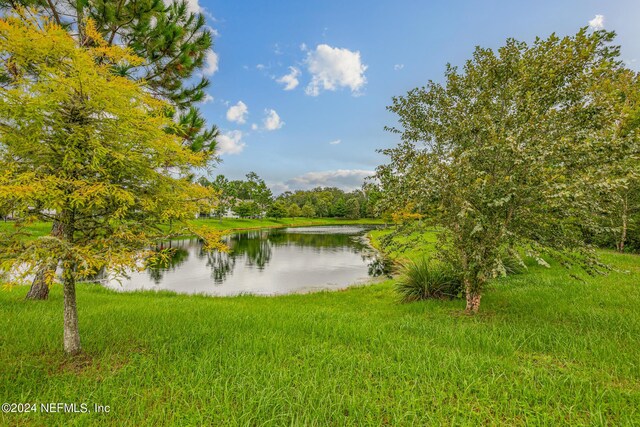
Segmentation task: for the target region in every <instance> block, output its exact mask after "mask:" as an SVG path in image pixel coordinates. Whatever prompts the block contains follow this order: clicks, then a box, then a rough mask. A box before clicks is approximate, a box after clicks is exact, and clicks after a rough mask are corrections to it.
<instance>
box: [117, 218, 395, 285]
mask: <svg viewBox="0 0 640 427" xmlns="http://www.w3.org/2000/svg"><path fill="white" fill-rule="evenodd" d="M371 228H373V227H372V226H322V227H297V228H285V229H271V230H258V231H249V232H239V233H234V234H231V235H228V236H226V237H225V240H226V243H227V245H228V246H229V248H230V249H231V250H230V252H229V253H222V252H211V253H210V252H205V251H203V250H202V245H201V243H200V242H199V241H198V239H181V240H173V241H171V242H170V245H171V247H172V248H174V249H176V250H175V252H174V255H173V257H172V259H171V260H170V261H169V262H167V263H165V265H159V266H155V267H153V268H148V269H147V270H146V271H143V272H135V273H132V274H131V276H130V278H129V279H124V280H121V281H120V282H116V281H111V282H109V283H107V285H106V286H107V287H109V288H112V289H115V290H119V291H133V290H170V291H175V292H178V293H185V294H207V295H216V296H230V295H239V294H254V295H278V294H288V293H299V292H310V291H316V290H331V289H343V288H346V287H348V286H351V285H356V284H362V283H365V282H367V281H370V280H371V276H377V275H380V274H382V273H384V272H385V269H384V263H382V262H381V261H380V258H379V257H378V254H377V252H376V251H375V250H374V249H372V248H371V247H370V246H369V245H368V243H367V241H366V237H365V234H366V232H367V231H368V230H370V229H371Z"/></svg>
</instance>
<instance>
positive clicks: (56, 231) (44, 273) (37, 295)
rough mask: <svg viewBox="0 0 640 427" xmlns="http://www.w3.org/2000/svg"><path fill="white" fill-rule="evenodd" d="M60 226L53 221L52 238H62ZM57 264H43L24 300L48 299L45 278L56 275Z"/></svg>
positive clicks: (47, 286)
mask: <svg viewBox="0 0 640 427" xmlns="http://www.w3.org/2000/svg"><path fill="white" fill-rule="evenodd" d="M62 231H63V230H62V224H61V223H59V222H58V221H54V223H53V227H51V235H52V236H54V237H60V236H62ZM57 267H58V263H57V262H55V263H53V262H52V263H49V264H45V265H43V266H42V267H40V268H39V269H38V272H37V273H36V276H35V277H34V278H33V282H32V283H31V288H30V289H29V292H28V293H27V296H26V299H29V300H45V299H47V298H49V285H48V284H47V280H46V279H47V277H49V276H50V275H54V274H56V268H57Z"/></svg>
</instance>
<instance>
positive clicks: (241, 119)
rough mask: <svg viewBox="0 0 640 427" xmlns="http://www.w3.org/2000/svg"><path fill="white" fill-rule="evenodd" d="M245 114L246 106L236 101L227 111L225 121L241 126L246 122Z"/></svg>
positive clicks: (246, 111)
mask: <svg viewBox="0 0 640 427" xmlns="http://www.w3.org/2000/svg"><path fill="white" fill-rule="evenodd" d="M247 114H249V109H248V108H247V104H245V103H244V102H242V101H238V103H237V104H236V105H233V106H232V107H230V108H229V109H228V110H227V120H229V121H230V122H234V123H238V124H243V123H245V122H246V121H247Z"/></svg>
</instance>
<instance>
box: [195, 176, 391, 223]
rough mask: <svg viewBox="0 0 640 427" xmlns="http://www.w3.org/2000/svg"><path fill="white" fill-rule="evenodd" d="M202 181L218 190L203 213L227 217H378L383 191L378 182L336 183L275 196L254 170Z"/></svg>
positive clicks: (203, 214) (200, 181) (202, 183)
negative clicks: (345, 186)
mask: <svg viewBox="0 0 640 427" xmlns="http://www.w3.org/2000/svg"><path fill="white" fill-rule="evenodd" d="M199 183H200V184H201V185H204V186H206V187H211V188H213V189H214V190H216V193H217V202H216V203H217V204H216V208H215V209H214V210H213V211H212V212H203V213H202V214H201V216H212V217H216V218H220V219H221V218H223V217H225V216H231V215H236V216H238V217H240V218H264V217H267V218H276V219H278V218H285V217H289V218H298V217H303V218H316V217H318V218H348V219H358V218H375V217H378V216H379V213H378V211H377V207H376V206H377V202H378V200H379V199H380V191H379V190H378V188H377V187H376V186H375V185H372V184H365V185H364V186H363V187H362V188H361V189H358V190H354V191H350V192H346V191H344V190H341V189H339V188H336V187H316V188H314V189H312V190H296V191H286V192H284V193H282V194H280V195H278V196H274V195H273V193H272V192H271V190H270V189H269V188H268V187H267V185H266V184H265V182H264V180H263V179H261V178H260V177H259V176H258V175H257V174H256V173H255V172H250V173H248V174H247V175H246V179H244V180H232V181H230V180H228V179H227V178H226V177H225V176H223V175H218V176H217V177H216V178H215V179H214V180H213V181H210V180H209V179H207V178H205V177H203V178H200V179H199Z"/></svg>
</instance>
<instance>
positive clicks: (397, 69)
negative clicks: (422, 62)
mask: <svg viewBox="0 0 640 427" xmlns="http://www.w3.org/2000/svg"><path fill="white" fill-rule="evenodd" d="M403 68H404V64H396V65H394V66H393V69H394V70H396V71H400V70H402V69H403Z"/></svg>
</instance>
